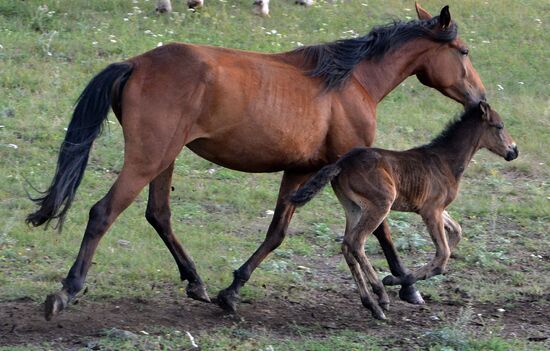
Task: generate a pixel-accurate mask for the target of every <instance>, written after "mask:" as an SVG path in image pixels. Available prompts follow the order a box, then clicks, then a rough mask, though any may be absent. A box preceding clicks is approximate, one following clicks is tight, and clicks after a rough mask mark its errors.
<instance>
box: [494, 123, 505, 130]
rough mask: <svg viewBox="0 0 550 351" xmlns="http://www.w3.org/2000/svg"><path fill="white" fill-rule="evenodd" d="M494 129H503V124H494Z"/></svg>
mask: <svg viewBox="0 0 550 351" xmlns="http://www.w3.org/2000/svg"><path fill="white" fill-rule="evenodd" d="M495 128H496V129H498V130H501V129H504V124H502V123H499V124H495Z"/></svg>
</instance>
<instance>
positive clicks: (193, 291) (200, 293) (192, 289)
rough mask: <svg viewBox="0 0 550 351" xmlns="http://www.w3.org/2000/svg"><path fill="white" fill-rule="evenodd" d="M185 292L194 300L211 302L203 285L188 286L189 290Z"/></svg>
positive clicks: (193, 284)
mask: <svg viewBox="0 0 550 351" xmlns="http://www.w3.org/2000/svg"><path fill="white" fill-rule="evenodd" d="M185 291H186V292H187V296H188V297H190V298H192V299H193V300H198V301H202V302H208V303H210V302H211V301H210V297H208V293H207V292H206V288H205V287H204V285H203V284H198V283H189V284H187V289H185Z"/></svg>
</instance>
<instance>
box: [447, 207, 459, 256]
mask: <svg viewBox="0 0 550 351" xmlns="http://www.w3.org/2000/svg"><path fill="white" fill-rule="evenodd" d="M443 221H444V225H445V232H446V233H447V240H448V241H449V248H450V249H451V254H452V253H453V251H454V250H455V248H456V246H457V245H458V243H459V242H460V239H461V238H462V228H461V227H460V224H458V223H456V222H455V221H454V220H453V218H452V217H451V215H450V214H449V213H448V212H447V211H443Z"/></svg>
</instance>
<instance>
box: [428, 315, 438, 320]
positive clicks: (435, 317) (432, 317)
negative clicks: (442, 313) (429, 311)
mask: <svg viewBox="0 0 550 351" xmlns="http://www.w3.org/2000/svg"><path fill="white" fill-rule="evenodd" d="M430 319H431V320H432V321H438V320H439V317H438V316H430Z"/></svg>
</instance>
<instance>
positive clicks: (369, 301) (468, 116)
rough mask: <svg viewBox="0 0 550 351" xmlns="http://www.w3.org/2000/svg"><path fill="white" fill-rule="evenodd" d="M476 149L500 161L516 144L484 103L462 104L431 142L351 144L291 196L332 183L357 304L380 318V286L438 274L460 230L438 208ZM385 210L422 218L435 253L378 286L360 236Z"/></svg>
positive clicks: (299, 200)
mask: <svg viewBox="0 0 550 351" xmlns="http://www.w3.org/2000/svg"><path fill="white" fill-rule="evenodd" d="M481 148H487V149H489V150H490V151H492V152H493V153H495V154H497V155H500V156H502V157H504V158H505V159H506V160H507V161H511V160H513V159H515V158H516V157H517V156H518V150H517V147H516V144H515V143H514V142H513V140H512V138H511V137H510V135H509V134H508V132H507V131H506V130H505V129H504V125H503V123H502V120H501V118H500V116H499V115H498V114H497V113H496V112H495V111H493V110H491V108H490V107H489V105H488V104H487V103H485V102H480V103H479V105H478V106H475V107H473V108H470V109H468V110H467V111H466V112H465V113H464V114H463V115H462V116H461V117H460V119H458V120H457V121H455V122H454V123H452V124H451V125H449V126H448V127H447V128H446V129H445V130H444V131H443V133H441V135H440V136H438V137H437V138H435V139H434V140H433V141H432V142H431V143H430V144H427V145H424V146H421V147H418V148H414V149H411V150H407V151H402V152H398V151H389V150H383V149H377V148H356V149H354V150H352V151H350V152H349V153H347V154H346V155H344V156H343V157H342V158H341V159H340V160H339V161H338V162H336V163H335V164H332V165H329V166H326V167H324V168H323V169H321V171H319V172H318V173H317V174H316V175H315V176H314V177H313V178H311V179H310V180H309V181H308V182H307V183H306V184H305V185H304V186H303V187H302V188H300V189H299V190H298V191H297V192H296V193H295V194H294V195H293V196H292V198H291V202H292V203H293V204H295V205H297V206H299V205H303V204H305V203H306V202H308V201H309V200H311V199H312V198H313V196H315V194H317V192H319V190H321V188H322V187H323V186H325V185H326V184H327V183H328V182H329V181H332V186H333V188H334V191H335V193H336V196H337V197H338V200H340V203H341V204H342V205H343V207H344V209H345V212H346V232H345V236H344V242H343V244H342V251H343V254H344V257H345V258H346V262H347V263H348V266H349V268H350V270H351V273H352V275H353V278H354V279H355V281H356V283H357V286H358V288H359V294H360V295H361V301H362V302H363V305H364V306H365V307H367V308H368V309H370V310H371V311H372V313H373V315H374V316H375V317H376V318H379V319H384V318H385V316H384V312H383V311H382V309H386V308H387V305H388V303H389V301H388V296H387V294H386V292H385V289H384V286H383V284H385V285H397V284H400V285H405V286H407V285H411V284H414V283H415V282H416V281H417V280H420V279H428V278H430V277H432V276H434V275H437V274H441V273H443V272H444V271H445V268H446V266H447V262H448V260H449V257H450V256H451V251H452V250H453V249H454V248H455V247H456V245H457V244H458V242H459V240H460V236H461V234H462V230H461V228H460V226H459V225H458V224H457V223H456V222H454V221H453V219H452V218H451V217H450V216H449V214H448V213H447V212H446V211H445V208H446V207H447V206H448V205H449V204H450V203H451V202H452V201H453V200H454V199H455V197H456V195H457V193H458V185H459V182H460V178H461V176H462V173H463V172H464V169H465V168H466V166H467V165H468V163H469V162H470V160H471V159H472V157H473V155H474V154H475V153H476V151H477V150H479V149H481ZM391 210H395V211H404V212H415V213H418V214H419V215H420V216H422V219H423V220H424V223H425V224H426V226H427V227H428V231H429V233H430V236H431V238H432V241H433V242H434V244H435V247H436V252H435V257H434V258H433V259H432V260H431V261H430V262H429V263H428V264H426V265H424V266H423V267H421V268H419V269H417V270H416V271H414V272H413V273H407V274H406V275H397V274H395V273H394V271H393V270H392V274H393V275H390V276H387V277H385V278H384V280H383V283H382V282H381V281H380V280H379V279H378V276H377V274H376V272H375V271H374V269H373V267H372V266H371V264H370V262H369V260H368V259H367V256H366V255H365V251H364V246H365V240H366V239H367V236H368V235H369V234H370V233H372V232H373V231H375V229H376V228H378V226H379V225H380V224H381V223H382V222H383V221H384V220H385V219H386V217H387V216H388V214H389V212H390V211H391ZM445 231H447V234H448V236H449V238H448V239H447V237H446V235H445ZM388 240H390V239H388ZM395 255H396V254H395ZM396 257H397V255H396ZM365 277H366V279H367V280H368V281H369V283H370V285H371V287H372V290H373V292H374V293H375V294H376V295H378V304H376V303H375V302H374V300H373V298H372V296H371V294H370V292H369V290H368V288H367V285H366V283H365ZM380 307H382V308H380Z"/></svg>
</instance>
